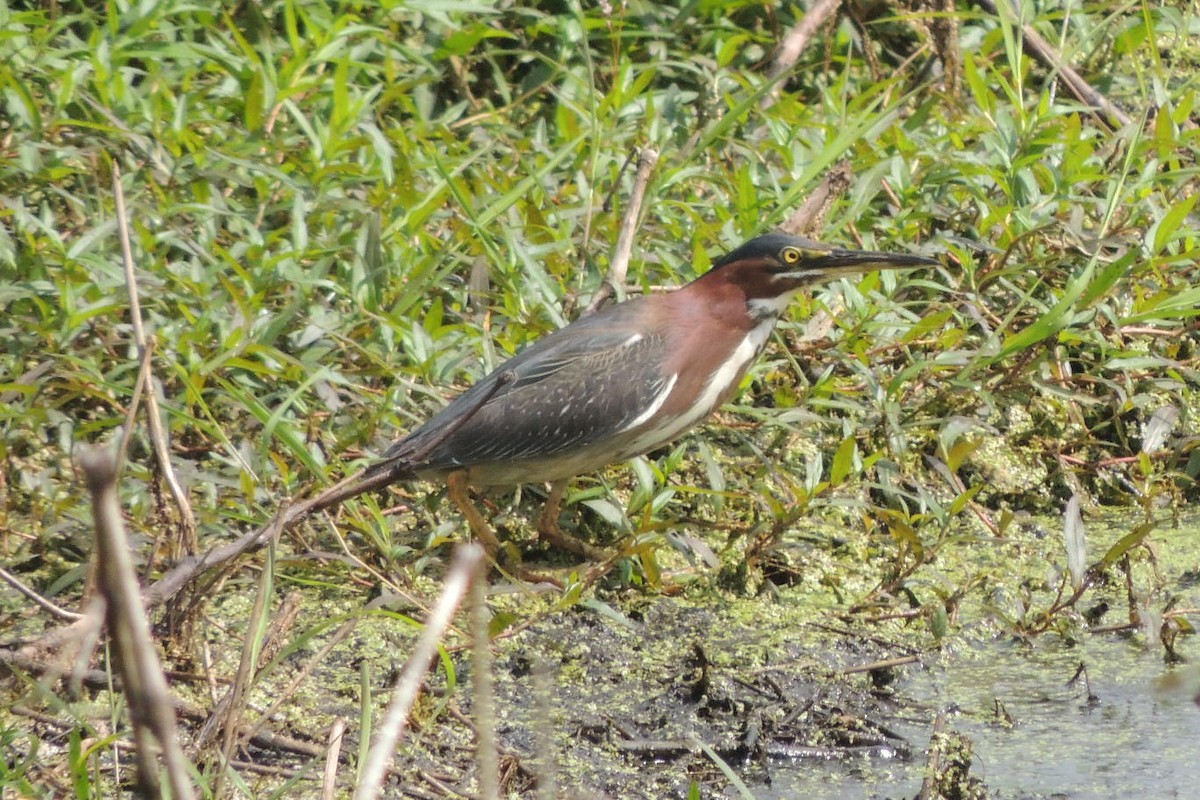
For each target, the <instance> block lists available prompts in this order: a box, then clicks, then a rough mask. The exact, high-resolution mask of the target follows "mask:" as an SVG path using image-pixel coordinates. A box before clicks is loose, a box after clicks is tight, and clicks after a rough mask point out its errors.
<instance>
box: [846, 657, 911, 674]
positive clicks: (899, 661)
mask: <svg viewBox="0 0 1200 800" xmlns="http://www.w3.org/2000/svg"><path fill="white" fill-rule="evenodd" d="M920 660H921V657H920V656H916V655H912V656H897V657H896V658H885V659H883V660H882V661H872V662H871V663H870V664H856V665H855V666H853V667H846V668H845V669H843V670H842V674H843V675H854V674H855V673H858V672H873V671H874V670H877V669H889V668H891V667H902V666H904V665H905V664H914V663H916V662H918V661H920Z"/></svg>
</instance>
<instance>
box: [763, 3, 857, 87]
mask: <svg viewBox="0 0 1200 800" xmlns="http://www.w3.org/2000/svg"><path fill="white" fill-rule="evenodd" d="M841 4H842V1H841V0H817V2H816V3H814V4H813V7H812V8H810V9H809V10H808V11H807V12H805V14H804V19H802V20H800V21H799V22H797V23H796V24H795V25H794V26H792V29H791V30H790V31H788V34H787V36H785V37H784V38H783V41H782V42H780V43H779V49H778V50H776V51H775V59H774V60H773V61H772V62H771V68H770V69H769V70H768V71H767V77H768V78H769V79H771V80H775V79H777V78H778V77H779V76H781V75H783V73H785V72H787V71H788V70H790V69H791V68H792V67H794V66H795V65H796V59H798V58H799V57H800V54H801V53H802V52H804V48H805V47H807V46H808V43H809V40H811V39H812V38H813V37H814V36H816V34H817V31H818V30H820V29H821V26H822V25H824V24H825V22H826V21H827V20H829V18H830V17H832V16H833V15H834V14H835V13H837V10H838V7H839V6H840V5H841ZM782 85H783V84H782V82H778V83H776V84H775V85H774V86H773V87H771V92H770V93H769V94H768V95H767V96H766V97H764V98H763V99H762V103H761V104H760V105H761V106H762V108H763V109H764V110H765V109H768V108H770V107H771V106H773V105H775V101H776V100H778V99H779V92H780V86H782Z"/></svg>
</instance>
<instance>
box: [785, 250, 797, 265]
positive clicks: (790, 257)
mask: <svg viewBox="0 0 1200 800" xmlns="http://www.w3.org/2000/svg"><path fill="white" fill-rule="evenodd" d="M783 260H784V263H787V264H795V263H796V262H797V261H799V260H800V250H799V249H798V248H795V247H785V248H783Z"/></svg>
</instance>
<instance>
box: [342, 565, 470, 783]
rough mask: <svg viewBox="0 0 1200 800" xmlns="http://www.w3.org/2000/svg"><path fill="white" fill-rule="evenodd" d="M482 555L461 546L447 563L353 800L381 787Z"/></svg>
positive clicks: (397, 682) (398, 681) (372, 746)
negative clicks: (432, 605)
mask: <svg viewBox="0 0 1200 800" xmlns="http://www.w3.org/2000/svg"><path fill="white" fill-rule="evenodd" d="M483 556H484V554H483V548H482V547H480V546H479V545H477V544H461V545H459V546H458V547H456V548H455V549H454V557H453V559H452V561H451V563H450V570H449V572H447V573H446V580H445V582H444V584H443V585H442V593H441V594H440V595H439V596H438V601H437V604H436V605H435V606H434V607H433V611H432V612H431V613H430V615H429V619H428V620H426V621H425V628H424V630H422V631H421V637H420V638H419V639H418V640H417V646H416V648H415V649H414V650H413V653H412V655H411V656H409V659H408V664H406V665H405V667H404V672H403V673H401V675H400V679H399V680H397V681H396V687H395V689H394V691H393V692H392V700H391V703H389V704H388V710H387V714H386V715H385V716H384V719H383V722H382V723H381V724H380V726H379V729H378V733H377V734H376V736H375V741H374V743H373V744H372V745H371V750H370V752H369V753H368V754H367V759H366V763H365V764H364V765H363V769H362V774H361V777H360V779H359V784H358V788H357V789H356V790H355V792H354V798H355V800H374V798H375V797H377V796H378V795H379V792H380V790H381V789H382V788H383V787H382V784H383V778H384V774H385V773H386V771H387V765H388V761H389V760H390V759H391V757H392V755H393V754H394V753H395V752H396V744H397V742H399V741H400V737H401V736H403V735H404V730H405V727H406V725H407V723H408V713H409V710H410V709H411V708H412V704H413V701H415V700H416V699H417V692H418V690H420V688H421V681H422V680H423V678H424V676H425V673H426V672H427V671H428V670H429V664H430V662H432V661H433V658H434V656H435V655H437V646H438V642H440V641H441V639H442V635H443V634H444V633H445V632H446V629H447V628H449V627H450V622H451V621H452V620H453V619H454V612H455V611H457V610H458V607H459V605H460V604H461V603H462V601H463V597H464V596H465V595H466V593H467V588H468V585H469V584H470V582H471V579H472V577H474V576H475V575H476V574H477V572H478V570H479V568H480V565H481V564H482V563H483Z"/></svg>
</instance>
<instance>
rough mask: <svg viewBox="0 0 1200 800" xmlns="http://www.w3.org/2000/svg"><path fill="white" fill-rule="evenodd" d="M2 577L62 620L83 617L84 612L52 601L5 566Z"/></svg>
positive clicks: (69, 620) (0, 572)
mask: <svg viewBox="0 0 1200 800" xmlns="http://www.w3.org/2000/svg"><path fill="white" fill-rule="evenodd" d="M0 579H3V580H4V581H5V582H6V583H8V585H9V586H11V587H13V588H14V589H16V590H17V591H18V592H20V593H21V594H23V595H25V596H26V597H27V598H29V599H30V600H32V601H33V602H34V603H35V604H37V605H38V606H40V607H41V608H42V609H44V610H45V611H48V612H50V614H52V615H53V616H55V617H58V618H59V619H61V620H66V621H68V622H74V621H76V620H79V619H82V618H83V614H79V613H77V612H74V611H68V610H67V609H65V608H63V607H62V606H56V605H55V604H54V603H51V602H50V601H49V600H47V599H46V598H45V597H42V596H41V595H40V594H38V593H37V592H35V591H34V590H33V589H32V588H31V587H29V586H26V585H25V584H24V583H23V582H22V581H21V579H20V578H18V577H17V576H16V575H13V574H12V573H11V572H9V571H8V570H6V569H5V568H4V567H0Z"/></svg>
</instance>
